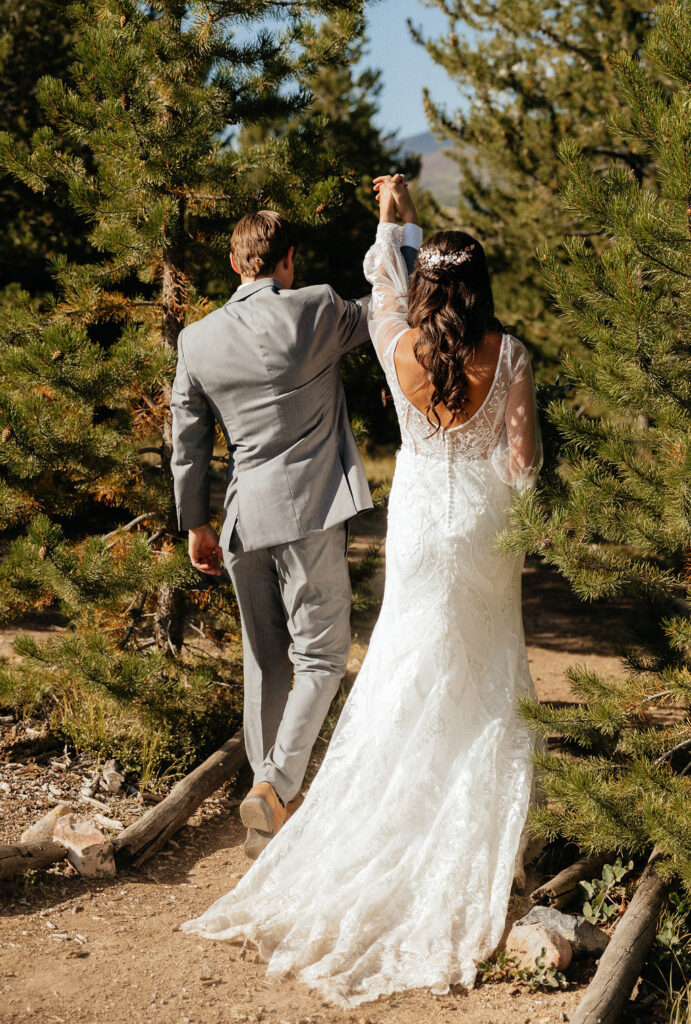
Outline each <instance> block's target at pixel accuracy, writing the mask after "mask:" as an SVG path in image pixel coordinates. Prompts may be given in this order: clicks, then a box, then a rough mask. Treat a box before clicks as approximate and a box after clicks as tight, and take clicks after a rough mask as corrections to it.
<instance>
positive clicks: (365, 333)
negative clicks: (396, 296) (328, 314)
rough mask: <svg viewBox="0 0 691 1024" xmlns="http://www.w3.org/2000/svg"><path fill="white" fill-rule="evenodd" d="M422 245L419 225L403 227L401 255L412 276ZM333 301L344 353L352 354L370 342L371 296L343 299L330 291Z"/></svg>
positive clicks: (405, 225)
mask: <svg viewBox="0 0 691 1024" xmlns="http://www.w3.org/2000/svg"><path fill="white" fill-rule="evenodd" d="M421 245H422V228H421V227H419V226H418V225H417V224H404V225H403V240H402V242H401V255H402V256H403V259H404V261H405V265H406V268H407V270H408V273H409V274H410V273H411V272H412V270H413V267H414V266H415V260H416V258H417V251H418V249H419V248H420V246H421ZM330 291H331V296H332V301H333V303H334V306H335V307H336V316H337V323H338V334H339V338H340V341H341V346H342V349H343V352H344V353H345V352H350V350H351V349H353V348H357V346H358V345H362V344H364V342H366V341H369V328H368V325H367V313H368V310H369V302H370V298H371V296H370V295H365V296H364V297H363V298H361V299H356V300H354V299H349V300H348V299H342V298H340V296H338V295H337V294H336V292H334V291H333V289H330Z"/></svg>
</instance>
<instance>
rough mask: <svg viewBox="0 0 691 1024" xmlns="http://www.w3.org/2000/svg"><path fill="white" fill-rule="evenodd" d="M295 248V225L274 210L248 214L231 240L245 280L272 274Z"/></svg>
mask: <svg viewBox="0 0 691 1024" xmlns="http://www.w3.org/2000/svg"><path fill="white" fill-rule="evenodd" d="M294 247H295V233H294V230H293V225H292V224H291V223H290V221H289V220H287V219H286V218H285V217H282V216H281V214H280V213H276V212H275V211H274V210H257V212H256V213H246V214H245V216H244V217H241V218H240V220H239V221H238V222H237V224H236V225H235V230H234V231H233V234H232V236H231V239H230V251H231V253H232V255H233V256H234V258H235V262H236V263H237V265H238V268H239V270H240V273H241V274H242V275H243V276H244V277H260V276H261V275H263V274H270V273H271V271H272V270H274V269H275V268H276V266H277V265H278V264H279V263H280V262H281V260H282V259H283V258H284V257H285V256H287V255H288V250H289V249H291V248H294Z"/></svg>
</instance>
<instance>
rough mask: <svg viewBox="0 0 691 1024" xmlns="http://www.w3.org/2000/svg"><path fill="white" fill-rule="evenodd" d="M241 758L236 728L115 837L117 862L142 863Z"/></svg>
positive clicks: (240, 736) (233, 770)
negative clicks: (215, 748)
mask: <svg viewBox="0 0 691 1024" xmlns="http://www.w3.org/2000/svg"><path fill="white" fill-rule="evenodd" d="M244 760H245V742H244V736H243V731H242V729H239V730H238V731H237V732H236V733H235V735H234V736H233V737H231V739H229V740H228V741H227V742H226V743H224V744H223V746H222V747H221V748H220V749H219V750H217V751H216V753H215V754H212V755H211V757H208V758H207V759H206V761H204V763H203V764H200V765H199V767H198V768H195V770H194V771H193V772H191V773H190V774H189V775H186V776H185V778H184V779H181V780H180V782H178V783H177V784H176V785H175V786H173V789H172V790H171V791H170V793H169V794H168V796H167V797H166V798H165V800H162V801H161V803H160V804H157V805H156V806H155V807H152V808H151V810H149V811H147V812H146V814H144V815H143V816H142V817H141V818H140V819H139V821H135V822H134V824H133V825H130V826H129V828H126V829H125V830H124V831H123V832H121V833H120V835H118V836H116V837H115V839H114V840H113V850H114V852H115V859H116V862H117V863H119V862H120V861H122V860H132V859H134V858H136V860H135V861H134V863H135V865H136V866H137V867H138V866H139V865H140V864H143V863H144V861H145V860H148V859H149V857H151V856H152V854H154V853H156V852H157V851H158V850H160V849H161V847H163V846H165V844H166V843H167V841H168V840H169V839H170V837H171V836H172V835H174V834H175V833H176V832H177V831H178V830H179V829H180V828H182V826H183V825H184V824H185V822H186V821H187V819H188V818H189V817H190V816H191V815H192V814H193V813H194V811H195V810H196V809H197V807H199V805H200V804H201V803H203V801H204V800H206V798H207V796H210V795H211V793H213V792H214V791H215V790H217V789H218V788H219V786H222V785H223V783H224V782H228V780H229V779H231V778H232V777H233V775H235V774H236V772H237V771H239V769H240V768H241V767H242V765H243V763H244Z"/></svg>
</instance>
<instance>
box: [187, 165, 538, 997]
mask: <svg viewBox="0 0 691 1024" xmlns="http://www.w3.org/2000/svg"><path fill="white" fill-rule="evenodd" d="M375 187H376V188H377V189H378V190H379V200H380V224H379V228H378V230H377V237H376V241H375V244H374V245H373V246H372V248H371V249H370V250H369V252H368V253H367V256H366V258H365V275H366V277H367V279H368V280H369V281H370V282H371V284H372V302H371V307H370V331H371V336H372V340H373V342H374V345H375V348H376V351H377V355H378V357H379V360H380V362H381V364H382V367H383V369H384V373H385V374H386V379H387V382H388V385H389V387H390V389H391V392H392V394H393V398H394V402H395V406H396V412H397V414H398V419H399V422H400V428H401V449H400V451H399V452H398V456H397V460H396V472H395V476H394V480H393V485H392V488H391V497H390V501H389V512H388V533H387V539H386V586H385V592H384V599H383V603H382V608H381V614H380V616H379V620H378V622H377V625H376V628H375V630H374V633H373V635H372V640H371V643H370V646H369V650H368V653H367V657H366V659H365V661H364V663H363V666H362V670H361V672H360V675H359V677H358V679H357V681H356V682H355V685H354V686H353V689H352V691H351V693H350V696H349V698H348V700H347V702H346V704H345V707H344V709H343V712H342V714H341V717H340V720H339V722H338V726H337V728H336V730H335V732H334V735H333V738H332V740H331V744H330V746H329V748H328V751H327V753H326V757H325V759H324V762H323V765H322V767H321V769H320V771H319V773H318V774H317V776H316V778H315V780H314V782H313V783H312V786H311V788H310V790H309V793H308V794H307V797H306V799H305V802H304V804H303V805H302V807H301V809H300V810H299V811H298V812H297V813H296V814H295V815H294V816H293V817H291V818H290V819H289V820H288V822H287V823H286V824H285V825H284V826H283V828H282V829H281V831H280V832H279V834H278V835H277V836H276V838H275V839H274V840H273V841H272V842H271V843H270V844H269V846H268V847H267V848H266V850H265V851H264V852H263V853H262V855H261V856H260V857H259V859H258V860H257V861H256V863H255V864H254V865H253V866H252V867H251V868H250V870H249V871H248V872H247V874H246V875H245V876H244V878H243V879H242V880H241V881H240V882H239V883H238V885H237V886H236V887H235V889H233V890H232V891H231V892H229V893H228V894H227V895H225V896H222V897H221V898H220V899H218V900H217V901H216V902H215V903H214V904H213V906H211V907H210V908H209V909H208V910H207V911H206V913H204V914H203V915H202V916H201V917H200V918H198V919H196V920H194V921H188V922H186V923H185V924H184V925H183V929H184V930H185V931H187V932H196V933H199V934H201V935H204V936H207V937H208V938H214V939H249V940H252V941H253V942H255V943H256V944H257V946H258V947H259V951H260V954H261V956H262V958H263V959H265V960H266V961H267V962H268V973H269V974H271V975H282V974H285V973H287V972H289V971H294V972H295V974H296V975H297V977H298V978H299V979H300V980H301V981H303V982H305V983H306V984H307V985H310V986H312V987H313V988H315V989H317V990H318V991H319V992H320V993H321V994H322V995H323V996H324V997H325V998H326V999H328V1000H330V1001H332V1002H334V1003H336V1004H338V1005H340V1006H343V1007H352V1006H355V1005H357V1004H358V1003H361V1002H364V1001H365V1000H370V999H376V998H377V996H379V995H382V994H385V993H391V992H394V991H400V990H403V989H410V988H419V987H427V988H431V989H432V990H433V991H434V992H436V993H443V992H445V991H446V990H447V989H448V987H449V986H450V985H453V984H462V985H464V986H467V987H471V986H472V985H473V982H474V979H475V973H476V964H477V961H478V960H480V959H482V958H484V957H487V956H488V955H489V954H490V953H491V952H492V951H493V950H494V948H495V947H496V946H497V944H498V942H499V940H500V938H501V935H502V932H503V929H504V924H505V918H506V911H507V906H508V901H509V893H510V889H511V884H512V881H513V878H514V874H518V875H519V876H520V875H521V874H522V849H521V847H522V843H521V836H522V832H523V827H524V824H525V819H526V815H527V812H528V806H529V802H530V795H531V781H532V760H531V755H532V749H533V742H532V739H531V736H530V734H529V733H528V731H527V729H526V728H525V726H524V725H523V724H522V723H521V721H520V720H519V718H518V717H517V714H516V702H517V700H518V698H519V697H520V696H522V695H533V693H534V691H533V686H532V681H531V678H530V672H529V669H528V662H527V658H526V651H525V641H524V638H523V625H522V620H521V568H522V559H521V558H519V557H515V556H507V555H500V554H498V553H497V552H496V551H495V550H494V548H493V541H494V538H495V536H496V534H497V533H498V531H499V530H501V529H502V527H504V526H505V525H506V523H507V510H508V508H509V506H510V504H511V499H512V493H513V490H514V489H515V488H518V489H523V488H525V487H529V486H531V485H532V483H533V482H534V480H535V477H536V476H537V473H538V471H539V468H540V464H541V448H540V439H539V432H538V426H537V419H536V411H535V393H534V385H533V377H532V372H531V368H530V362H529V359H528V355H527V353H526V349H525V347H524V346H523V345H522V344H521V342H520V341H517V340H516V339H515V338H513V337H512V336H511V335H509V334H504V333H502V332H501V330H500V329H499V325H498V322H497V321H496V320H495V319H494V309H493V301H492V291H491V286H490V280H489V274H488V271H487V264H486V262H485V256H484V252H483V249H482V246H481V245H480V243H479V242H478V241H477V240H476V239H474V238H472V237H471V236H470V235H467V234H465V233H464V232H461V231H443V232H439V233H437V234H435V235H433V236H432V238H430V239H429V240H428V241H427V242H426V243H425V244H424V245H423V246H422V248H421V249H420V250H419V252H418V255H417V261H416V264H415V267H414V269H413V272H412V275H411V279H410V283H409V282H408V278H407V273H406V268H405V264H404V261H403V258H402V256H401V252H400V249H399V245H400V243H401V233H402V228H401V227H400V226H399V225H398V224H397V223H395V221H396V214H397V213H398V214H399V215H400V216H401V218H402V219H403V220H404V221H414V222H416V214H415V208H414V205H413V203H412V200H411V198H410V196H409V194H408V191H407V189H406V187H405V184H404V183H403V182H402V181H401V180H400V178H399V176H395V177H393V178H392V177H388V176H387V177H385V178H379V179H377V181H376V183H375Z"/></svg>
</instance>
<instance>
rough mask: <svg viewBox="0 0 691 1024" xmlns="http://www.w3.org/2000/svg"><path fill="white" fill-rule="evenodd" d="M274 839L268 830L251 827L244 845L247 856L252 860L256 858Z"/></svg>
mask: <svg viewBox="0 0 691 1024" xmlns="http://www.w3.org/2000/svg"><path fill="white" fill-rule="evenodd" d="M272 839H273V836H272V835H269V834H268V832H259V831H257V829H254V828H251V829H250V830H249V832H248V834H247V839H245V842H244V843H243V847H242V849H243V852H244V854H245V856H246V857H249V859H250V860H256V859H257V857H258V856H259V854H260V853H261V852H262V850H265V849H266V847H267V846H268V845H269V843H270V842H271V840H272Z"/></svg>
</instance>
